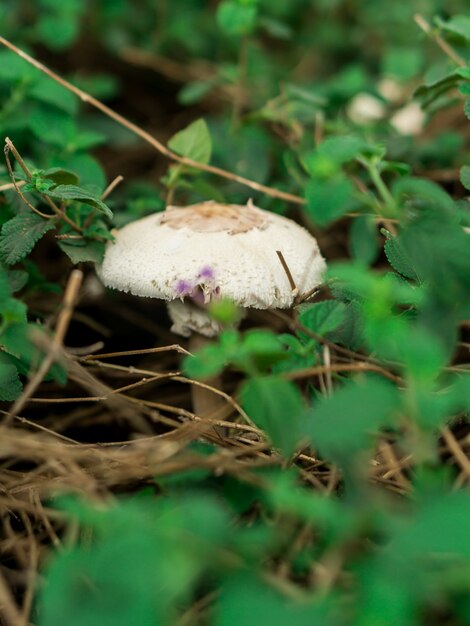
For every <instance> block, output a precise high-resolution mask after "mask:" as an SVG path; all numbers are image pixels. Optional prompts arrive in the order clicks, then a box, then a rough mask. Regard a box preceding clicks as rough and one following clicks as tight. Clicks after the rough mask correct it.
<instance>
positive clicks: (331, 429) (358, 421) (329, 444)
mask: <svg viewBox="0 0 470 626" xmlns="http://www.w3.org/2000/svg"><path fill="white" fill-rule="evenodd" d="M399 405H400V396H399V393H398V391H397V389H396V388H395V387H394V386H393V385H392V384H391V383H389V382H387V381H385V380H383V379H381V378H378V377H373V376H364V377H361V378H360V379H358V380H355V381H349V382H348V383H347V384H345V385H344V386H343V387H342V388H341V389H338V390H337V391H336V392H335V393H334V394H333V395H332V396H328V397H323V398H321V399H320V400H319V401H318V402H317V403H316V405H315V406H314V408H313V409H312V410H311V420H309V430H310V434H311V441H312V443H313V445H314V447H316V448H318V450H319V451H320V453H321V454H324V455H325V456H326V457H327V458H329V459H331V460H332V461H335V462H337V463H340V464H343V462H347V460H348V459H350V458H351V457H352V456H354V455H355V454H357V453H358V452H360V451H361V450H364V449H366V448H368V447H370V445H371V443H372V440H371V435H373V434H375V433H376V432H377V431H378V430H379V429H380V428H381V427H383V426H385V425H388V424H391V417H392V415H393V414H394V412H395V411H396V410H397V409H398V407H399ZM340 435H341V436H340Z"/></svg>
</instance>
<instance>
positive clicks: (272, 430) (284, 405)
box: [241, 376, 305, 455]
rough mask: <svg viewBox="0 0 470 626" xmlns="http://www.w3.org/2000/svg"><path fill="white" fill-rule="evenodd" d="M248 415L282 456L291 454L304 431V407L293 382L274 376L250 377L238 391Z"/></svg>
mask: <svg viewBox="0 0 470 626" xmlns="http://www.w3.org/2000/svg"><path fill="white" fill-rule="evenodd" d="M241 398H242V402H243V406H244V408H245V410H246V411H247V413H248V414H249V415H250V417H252V418H253V420H254V422H255V423H256V425H257V426H259V427H260V428H261V429H263V430H264V431H266V434H267V435H268V437H269V438H270V439H271V441H272V443H273V445H274V446H275V447H276V448H279V449H280V450H282V452H284V454H286V455H290V454H292V452H294V450H295V448H296V446H297V445H298V444H299V443H300V441H301V440H302V438H303V434H304V417H305V409H304V405H303V401H302V396H301V394H300V392H299V390H298V389H297V387H295V385H294V384H293V383H291V382H289V381H287V380H283V379H282V378H280V377H277V376H264V377H258V378H251V379H250V380H248V381H247V382H246V383H245V384H244V386H243V387H242V390H241Z"/></svg>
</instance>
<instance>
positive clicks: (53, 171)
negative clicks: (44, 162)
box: [42, 167, 79, 185]
mask: <svg viewBox="0 0 470 626" xmlns="http://www.w3.org/2000/svg"><path fill="white" fill-rule="evenodd" d="M42 176H43V178H47V179H49V180H52V181H53V182H54V183H55V184H56V185H78V183H79V179H78V176H77V175H76V174H75V173H74V172H70V171H69V170H64V169H62V168H61V167H50V168H49V169H48V170H44V171H43V172H42Z"/></svg>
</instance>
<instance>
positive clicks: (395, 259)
mask: <svg viewBox="0 0 470 626" xmlns="http://www.w3.org/2000/svg"><path fill="white" fill-rule="evenodd" d="M387 237H388V238H387V240H386V242H385V246H384V250H385V255H386V257H387V259H388V262H389V263H390V265H391V266H392V267H393V269H394V270H395V271H397V272H398V273H399V274H401V275H402V276H405V278H410V279H411V280H416V281H419V277H418V275H417V273H416V272H415V270H414V269H413V266H412V264H411V259H410V258H409V256H408V255H407V253H406V251H405V250H404V249H403V246H402V245H401V244H400V242H399V240H398V239H397V238H396V237H393V236H392V235H390V234H387Z"/></svg>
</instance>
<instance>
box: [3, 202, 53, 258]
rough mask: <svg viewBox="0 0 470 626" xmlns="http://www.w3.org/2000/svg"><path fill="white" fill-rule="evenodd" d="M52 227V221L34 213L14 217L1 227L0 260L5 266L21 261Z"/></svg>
mask: <svg viewBox="0 0 470 626" xmlns="http://www.w3.org/2000/svg"><path fill="white" fill-rule="evenodd" d="M54 227H55V222H54V220H45V219H43V218H42V217H39V215H36V213H32V212H25V213H20V214H19V215H16V216H15V217H13V218H12V219H11V220H8V222H5V224H4V225H3V227H2V231H1V234H0V260H2V261H3V262H4V263H6V264H7V265H13V264H14V263H17V262H18V261H21V259H24V257H25V256H27V255H28V254H29V253H30V252H31V250H32V249H33V248H34V246H35V245H36V243H37V242H38V241H39V240H40V239H41V237H43V235H45V234H46V233H47V231H48V230H51V229H53V228H54Z"/></svg>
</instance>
